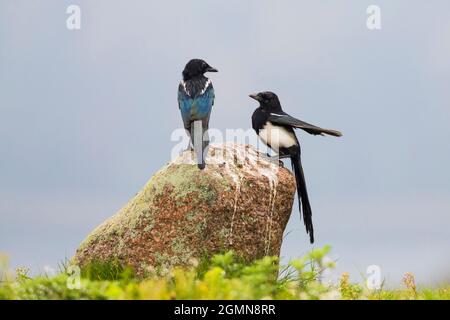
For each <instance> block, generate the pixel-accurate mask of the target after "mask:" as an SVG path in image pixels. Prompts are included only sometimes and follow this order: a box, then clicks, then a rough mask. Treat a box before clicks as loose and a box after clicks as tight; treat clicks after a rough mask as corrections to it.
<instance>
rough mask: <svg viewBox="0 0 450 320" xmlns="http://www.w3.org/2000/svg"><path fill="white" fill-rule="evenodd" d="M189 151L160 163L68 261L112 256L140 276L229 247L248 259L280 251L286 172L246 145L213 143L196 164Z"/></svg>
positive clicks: (287, 208)
mask: <svg viewBox="0 0 450 320" xmlns="http://www.w3.org/2000/svg"><path fill="white" fill-rule="evenodd" d="M192 157H193V153H191V152H184V153H183V154H182V155H181V156H180V157H178V158H177V159H175V160H174V161H172V162H170V163H169V164H167V165H166V166H164V167H163V168H162V169H161V170H159V171H158V172H157V173H156V174H155V175H154V176H153V177H152V178H151V179H150V181H149V182H148V183H147V184H146V185H145V186H144V188H143V189H142V190H141V191H140V192H139V193H138V194H137V195H136V196H135V197H134V198H133V199H132V200H131V201H130V202H129V203H128V204H127V205H126V206H125V207H123V208H122V209H121V210H120V211H119V212H118V213H117V214H115V215H114V216H113V217H111V218H110V219H108V220H107V221H105V222H104V223H103V224H101V225H100V226H99V227H97V228H96V229H95V230H94V231H92V233H91V234H90V235H89V236H88V237H87V238H86V239H85V240H84V242H83V243H82V244H81V246H80V247H79V249H78V250H77V252H76V255H75V257H74V262H75V263H78V264H80V265H85V264H86V263H88V262H90V261H93V260H96V261H98V260H100V261H111V260H115V261H120V262H121V263H123V264H124V265H129V266H131V267H133V268H134V269H135V271H136V272H137V274H138V275H141V276H145V274H146V271H147V270H154V268H155V267H157V268H164V269H165V268H166V267H171V266H174V265H184V264H188V263H190V261H192V258H196V259H199V258H204V257H208V256H210V255H212V254H214V253H219V252H224V251H228V250H233V251H235V253H236V254H237V255H240V256H242V257H243V258H245V259H247V260H252V259H256V258H261V257H263V256H265V255H279V253H280V247H281V241H282V237H283V232H284V229H285V227H286V224H287V222H288V220H289V216H290V213H291V209H292V204H293V200H294V193H295V180H294V177H293V175H292V174H291V172H290V171H289V170H287V169H285V168H283V167H279V166H278V165H277V164H273V163H271V162H268V161H267V160H265V159H263V158H260V157H258V153H257V152H256V151H255V150H254V149H253V148H252V147H251V146H249V145H239V144H225V145H212V146H211V147H210V148H209V153H208V157H207V166H206V168H205V169H204V170H202V171H201V170H199V169H198V168H197V166H196V165H194V164H193V161H192Z"/></svg>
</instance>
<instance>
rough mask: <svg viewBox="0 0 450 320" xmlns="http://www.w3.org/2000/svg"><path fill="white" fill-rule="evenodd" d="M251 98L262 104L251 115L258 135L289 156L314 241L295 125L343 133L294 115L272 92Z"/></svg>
mask: <svg viewBox="0 0 450 320" xmlns="http://www.w3.org/2000/svg"><path fill="white" fill-rule="evenodd" d="M250 97H251V98H253V99H255V100H256V101H258V102H259V104H260V105H259V107H258V108H257V109H256V110H255V112H254V113H253V115H252V126H253V129H254V130H255V131H256V133H257V134H258V136H259V138H260V139H261V140H262V141H263V142H264V143H265V144H266V145H268V146H269V147H270V148H271V149H272V150H274V151H275V152H277V153H278V155H279V156H278V157H275V158H277V159H282V158H290V159H291V164H292V170H293V171H294V175H295V180H296V184H297V195H298V203H299V210H300V212H303V222H304V224H305V227H306V232H307V233H308V234H309V241H310V242H311V243H314V228H313V223H312V210H311V205H310V203H309V199H308V191H307V190H306V181H305V175H304V173H303V168H302V162H301V159H300V153H301V152H300V144H299V142H298V139H297V136H296V135H295V132H294V128H299V129H303V130H305V131H306V132H308V133H309V134H313V135H325V134H327V135H330V136H335V137H340V136H342V133H340V132H339V131H335V130H328V129H323V128H319V127H316V126H314V125H312V124H309V123H306V122H303V121H301V120H298V119H296V118H294V117H291V116H290V115H288V114H287V113H286V112H284V111H283V110H282V108H281V104H280V100H279V99H278V96H277V95H276V94H275V93H273V92H269V91H265V92H260V93H257V94H250Z"/></svg>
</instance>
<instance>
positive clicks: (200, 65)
mask: <svg viewBox="0 0 450 320" xmlns="http://www.w3.org/2000/svg"><path fill="white" fill-rule="evenodd" d="M217 71H218V70H217V69H216V68H213V67H211V66H210V65H209V64H208V63H206V61H204V60H202V59H192V60H190V61H189V62H188V63H187V64H186V66H185V67H184V70H183V80H185V81H186V80H189V79H192V78H195V77H198V76H202V75H203V74H204V73H205V72H217Z"/></svg>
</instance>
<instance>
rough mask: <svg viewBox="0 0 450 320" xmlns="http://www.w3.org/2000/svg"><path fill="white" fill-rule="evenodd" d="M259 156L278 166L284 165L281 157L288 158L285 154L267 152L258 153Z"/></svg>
mask: <svg viewBox="0 0 450 320" xmlns="http://www.w3.org/2000/svg"><path fill="white" fill-rule="evenodd" d="M259 156H260V157H261V158H262V159H264V160H267V161H269V162H272V163H273V164H276V165H279V166H280V167H284V163H283V161H281V159H284V158H289V156H285V155H283V156H282V155H280V156H271V155H269V154H268V153H267V154H264V153H259Z"/></svg>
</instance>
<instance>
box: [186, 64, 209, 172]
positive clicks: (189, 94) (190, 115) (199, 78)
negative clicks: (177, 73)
mask: <svg viewBox="0 0 450 320" xmlns="http://www.w3.org/2000/svg"><path fill="white" fill-rule="evenodd" d="M206 72H217V69H215V68H213V67H211V66H210V65H209V64H208V63H206V62H205V61H204V60H201V59H192V60H190V61H189V62H188V63H187V64H186V66H185V68H184V70H183V73H182V76H183V79H182V80H181V82H180V85H179V86H178V107H179V108H180V111H181V117H182V119H183V124H184V128H185V129H186V131H187V133H188V135H189V136H190V143H189V147H188V149H190V150H192V147H193V148H194V151H195V154H196V156H197V166H198V168H199V169H201V170H202V169H204V168H205V155H206V148H207V147H208V144H209V138H208V137H207V133H206V131H207V130H208V125H209V116H210V115H211V109H212V106H213V105H214V88H213V85H212V82H211V80H210V79H208V78H207V77H205V75H204V74H205V73H206ZM191 144H192V145H191Z"/></svg>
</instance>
